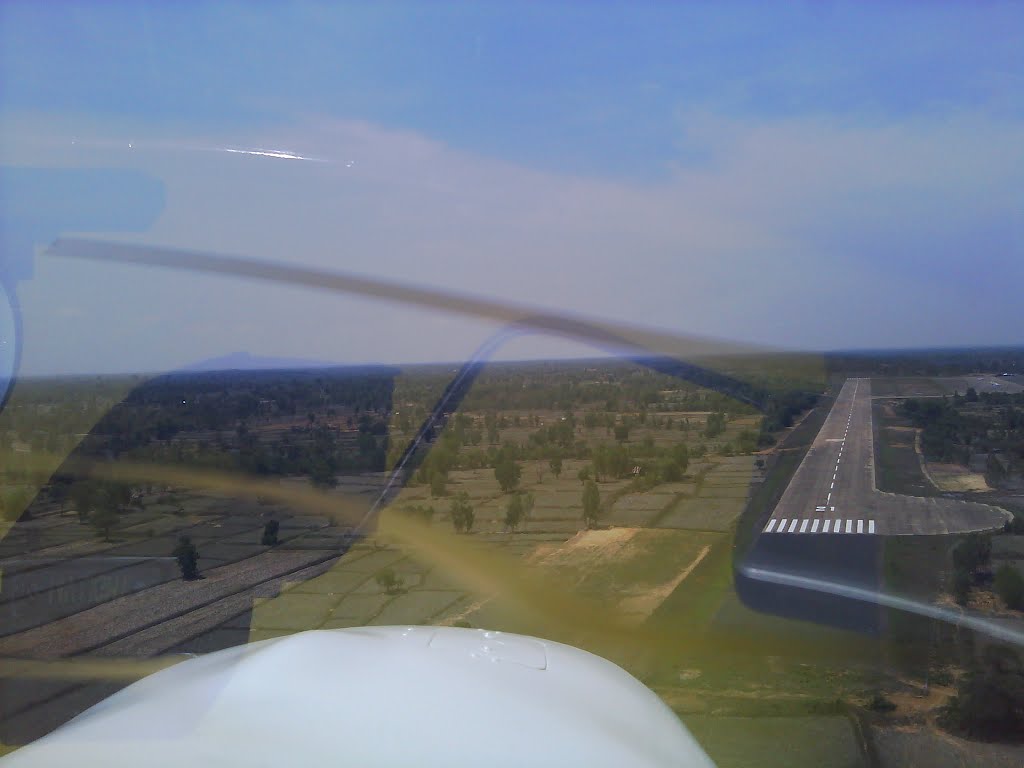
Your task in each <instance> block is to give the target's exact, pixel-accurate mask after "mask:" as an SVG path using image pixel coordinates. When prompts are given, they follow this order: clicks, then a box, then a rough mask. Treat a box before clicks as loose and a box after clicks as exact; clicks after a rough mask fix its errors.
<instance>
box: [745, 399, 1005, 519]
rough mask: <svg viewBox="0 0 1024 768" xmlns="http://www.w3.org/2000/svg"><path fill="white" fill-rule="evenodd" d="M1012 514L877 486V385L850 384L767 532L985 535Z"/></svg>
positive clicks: (836, 404)
mask: <svg viewBox="0 0 1024 768" xmlns="http://www.w3.org/2000/svg"><path fill="white" fill-rule="evenodd" d="M1009 517H1010V514H1009V513H1008V512H1006V511H1004V510H1002V509H999V508H998V507H993V506H991V505H988V504H979V503H977V502H970V501H962V500H960V499H948V498H939V497H929V498H924V497H918V496H903V495H899V494H893V493H884V492H882V491H879V490H878V489H877V488H876V487H875V465H874V437H873V425H872V414H871V380H870V379H847V380H846V382H845V383H844V384H843V386H842V389H841V390H840V391H839V394H838V396H837V397H836V400H835V402H834V403H833V405H832V410H831V411H830V412H829V415H828V417H827V418H826V419H825V423H824V424H823V425H822V427H821V430H820V431H819V432H818V436H817V437H816V438H815V440H814V442H813V443H812V444H811V447H810V448H809V449H808V451H807V454H806V455H805V456H804V459H803V461H802V462H801V463H800V466H799V467H797V470H796V472H795V473H794V474H793V478H792V480H791V481H790V483H789V486H788V487H787V488H786V491H785V492H784V493H783V495H782V498H781V499H780V500H779V503H778V505H776V507H775V510H774V511H773V513H772V516H771V518H770V519H769V520H768V522H767V523H766V525H765V526H764V528H763V533H764V534H771V535H779V534H783V535H791V534H792V535H804V536H814V535H842V536H873V535H879V536H903V535H920V534H925V535H927V534H949V533H964V532H968V531H984V530H992V529H996V528H1000V527H1002V525H1003V523H1004V522H1005V521H1006V520H1008V519H1009Z"/></svg>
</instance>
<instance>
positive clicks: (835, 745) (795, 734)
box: [685, 715, 868, 768]
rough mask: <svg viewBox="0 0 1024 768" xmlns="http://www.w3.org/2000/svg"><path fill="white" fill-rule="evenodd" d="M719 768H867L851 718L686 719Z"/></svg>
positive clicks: (835, 716)
mask: <svg viewBox="0 0 1024 768" xmlns="http://www.w3.org/2000/svg"><path fill="white" fill-rule="evenodd" d="M685 722H686V725H687V727H688V728H689V729H690V732H691V733H692V734H693V736H694V738H696V739H697V741H699V742H700V744H701V746H702V747H704V749H705V751H707V753H708V755H710V756H711V758H712V759H713V760H714V761H715V764H716V765H717V766H718V768H733V766H735V767H736V768H739V767H740V766H749V765H757V766H764V768H773V767H774V766H778V767H779V768H783V766H784V767H785V768H802V767H803V766H807V767H808V768H810V766H815V767H816V768H859V766H866V765H868V763H867V761H866V760H865V758H864V755H863V753H862V750H861V747H860V745H859V743H858V739H857V735H856V728H855V726H854V724H853V723H852V722H851V721H850V719H849V718H847V717H843V716H839V715H832V716H823V717H794V718H790V717H688V718H685Z"/></svg>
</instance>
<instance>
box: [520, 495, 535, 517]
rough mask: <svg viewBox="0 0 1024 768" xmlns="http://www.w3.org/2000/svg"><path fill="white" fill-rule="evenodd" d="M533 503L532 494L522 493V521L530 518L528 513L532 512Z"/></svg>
mask: <svg viewBox="0 0 1024 768" xmlns="http://www.w3.org/2000/svg"><path fill="white" fill-rule="evenodd" d="M533 502H534V498H533V494H532V493H524V494H523V519H524V520H526V519H528V518H529V517H530V513H531V512H533Z"/></svg>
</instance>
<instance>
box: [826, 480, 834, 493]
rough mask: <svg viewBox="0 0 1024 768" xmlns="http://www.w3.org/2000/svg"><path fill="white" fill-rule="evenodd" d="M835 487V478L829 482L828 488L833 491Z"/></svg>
mask: <svg viewBox="0 0 1024 768" xmlns="http://www.w3.org/2000/svg"><path fill="white" fill-rule="evenodd" d="M835 487H836V483H835V481H834V480H833V481H832V482H831V483H829V484H828V489H829V490H830V491H831V490H832V489H833V488H835Z"/></svg>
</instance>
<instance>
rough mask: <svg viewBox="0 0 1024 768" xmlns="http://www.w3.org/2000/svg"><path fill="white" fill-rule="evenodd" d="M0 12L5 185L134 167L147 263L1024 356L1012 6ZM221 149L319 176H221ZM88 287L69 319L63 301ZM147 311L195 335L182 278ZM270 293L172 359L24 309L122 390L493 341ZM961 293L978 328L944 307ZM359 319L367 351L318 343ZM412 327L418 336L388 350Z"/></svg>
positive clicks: (52, 341)
mask: <svg viewBox="0 0 1024 768" xmlns="http://www.w3.org/2000/svg"><path fill="white" fill-rule="evenodd" d="M0 9H2V10H0V78H2V80H0V94H2V95H0V110H2V114H3V116H4V120H5V124H6V126H7V127H6V128H5V129H4V130H3V134H2V139H3V141H2V144H0V152H2V157H3V160H4V162H7V163H14V164H22V165H51V166H53V165H56V166H61V165H64V166H89V165H101V166H110V167H115V168H131V169H134V170H141V171H145V172H148V173H151V174H153V175H155V176H156V177H157V178H159V179H160V180H161V181H163V182H164V183H165V184H166V185H167V208H166V211H165V215H164V216H163V217H162V218H161V220H160V221H159V222H157V224H156V225H155V226H154V228H153V231H152V232H150V233H149V234H148V238H147V237H135V238H134V239H136V240H138V241H143V242H162V243H165V244H174V245H181V246H184V247H195V248H211V249H219V250H231V251H234V252H243V253H250V254H252V255H254V256H258V257H266V258H276V259H279V260H280V259H284V260H289V259H291V260H295V261H296V263H303V264H309V265H312V266H326V267H330V268H336V269H342V270H350V271H355V272H363V273H366V274H376V275H379V276H382V277H397V278H401V279H406V280H410V281H413V282H418V283H421V284H434V285H438V286H443V287H447V288H453V289H456V290H462V291H469V292H474V293H480V294H484V295H490V296H494V297H496V298H506V299H517V300H527V301H530V302H532V303H538V304H542V305H548V306H550V305H561V306H563V307H564V308H566V309H567V310H569V311H573V312H581V313H586V314H597V315H603V316H609V317H613V318H616V319H618V320H622V321H627V322H635V323H641V324H646V325H653V326H656V327H660V328H665V329H669V330H673V331H678V332H683V333H686V332H694V333H705V334H711V335H718V336H724V337H729V338H738V339H743V340H750V341H755V342H758V343H767V344H781V345H785V346H797V347H812V348H823V347H839V346H884V345H896V346H904V345H915V344H960V343H1014V342H1020V341H1022V339H1021V336H1020V332H1019V330H1018V329H1019V328H1021V327H1022V326H1024V323H1022V321H1024V310H1022V309H1021V307H1020V305H1019V302H1018V301H1017V300H1016V298H1015V296H1016V293H1017V291H1018V288H1019V286H1020V285H1021V284H1024V266H1022V264H1024V258H1022V257H1024V253H1022V252H1021V251H1022V248H1024V245H1022V243H1024V239H1022V229H1024V225H1022V219H1021V217H1022V214H1021V212H1020V208H1021V206H1020V204H1019V201H1020V199H1021V193H1022V192H1024V159H1022V154H1024V153H1022V152H1021V150H1020V147H1021V146H1024V46H1022V45H1021V44H1020V34H1019V31H1020V30H1021V29H1022V28H1024V10H1022V9H1021V6H1020V5H1019V4H1001V3H984V2H983V3H966V2H964V3H951V2H935V3H923V2H922V3H892V2H886V3H881V2H879V3H770V4H767V3H667V2H662V3H640V4H637V3H629V4H627V3H606V2H598V3H524V2H515V3H463V4H436V3H425V2H424V3H412V4H404V5H403V4H393V3H387V4H383V3H382V4H371V3H362V4H354V5H347V6H337V5H335V4H324V5H315V4H297V5H287V4H283V3H265V4H240V5H226V4H219V3H218V4H214V3H200V2H191V3H151V4H146V3H115V2H106V3H94V4H89V5H86V4H79V3H59V2H53V3H11V2H5V3H3V4H2V5H0ZM71 140H74V141H76V144H75V147H76V150H75V152H71V151H70V150H69V146H70V144H69V142H70V141H71ZM129 141H133V149H132V151H131V152H130V153H129V152H127V151H126V147H127V143H128V142H129ZM241 146H260V147H276V148H287V149H291V150H294V151H296V152H297V153H300V154H304V155H306V156H309V157H316V158H317V159H320V160H324V161H325V162H324V163H319V164H315V163H302V162H290V161H283V162H282V161H279V160H273V159H268V158H264V157H253V156H247V157H246V158H245V164H243V163H242V158H239V157H227V158H225V157H222V156H221V154H220V153H212V150H216V149H223V148H225V147H241ZM281 166H290V167H288V168H284V167H281ZM299 166H301V167H299ZM325 199H330V200H331V205H325V204H324V202H323V201H324V200H325ZM542 203H543V204H542ZM271 212H273V216H275V217H277V221H276V223H275V226H273V227H271V226H270V225H269V224H268V223H267V219H268V217H270V216H271V215H272V214H271ZM253 219H257V221H256V222H255V223H254V222H253ZM403 233H404V234H403ZM289 244H293V245H289ZM339 244H341V245H343V246H344V248H341V249H340V250H337V249H336V246H338V245H339ZM328 250H332V251H334V252H332V253H331V254H330V255H327V251H328ZM36 267H37V273H36V274H37V276H38V277H37V284H36V286H34V288H29V287H28V286H26V292H27V294H31V293H32V291H33V290H34V291H35V294H36V295H37V298H36V301H37V304H36V306H37V307H40V306H43V305H44V304H45V305H46V306H48V307H50V308H51V310H50V311H51V312H54V311H55V310H53V309H52V308H53V307H57V306H59V307H60V311H61V312H64V313H65V315H61V316H67V317H68V318H74V324H75V328H74V329H70V328H69V329H68V330H69V331H70V330H74V331H76V332H77V333H81V332H82V328H83V327H86V328H87V327H89V325H90V323H94V325H95V328H96V333H97V334H98V335H103V336H104V337H109V336H110V334H112V333H115V331H114V330H113V329H111V328H110V327H108V326H109V324H110V323H112V322H113V321H112V319H111V318H109V317H106V316H105V315H104V314H103V303H104V302H103V298H102V297H103V295H104V293H105V291H106V290H107V288H106V286H109V285H110V284H111V280H112V279H113V278H109V276H107V275H105V274H103V273H102V271H101V270H94V271H93V272H79V271H76V269H72V268H68V267H66V266H64V267H61V268H59V269H58V268H57V267H51V266H47V265H43V264H40V263H38V261H37V264H36ZM652 275H653V276H656V277H655V278H654V279H653V280H652V279H651V276H652ZM439 276H443V277H439ZM47 281H48V282H47ZM62 281H64V284H62ZM89 282H93V283H94V284H95V285H96V289H95V290H94V291H87V292H85V293H87V294H88V297H83V296H81V295H78V296H77V297H76V296H74V295H73V293H74V291H76V290H77V291H78V292H79V294H81V293H82V292H83V291H82V286H83V283H85V284H88V283H89ZM115 282H116V281H115ZM160 282H161V283H168V284H174V285H175V286H176V287H175V290H179V291H192V292H196V291H201V290H205V289H201V288H199V287H197V286H195V285H186V284H185V283H180V284H178V283H175V281H174V280H173V279H169V280H164V279H161V281H160ZM44 283H45V285H44ZM160 290H164V291H165V292H164V293H163V294H161V293H160ZM160 290H158V289H156V288H147V291H146V292H140V291H137V290H136V291H132V293H133V294H140V293H144V294H145V298H144V299H143V298H139V299H138V302H139V306H137V307H135V306H132V303H131V302H130V301H129V302H128V303H127V305H126V306H125V307H124V310H125V311H133V312H142V313H143V314H146V313H147V312H156V313H157V315H159V317H158V318H157V319H155V320H154V321H153V327H154V328H155V327H164V328H175V327H176V328H182V327H183V326H182V323H181V322H175V320H174V318H175V317H176V316H175V315H174V312H175V311H180V310H175V309H174V302H173V301H171V299H170V298H169V297H170V291H171V288H165V289H160ZM149 291H155V293H149ZM851 291H856V292H857V294H856V298H853V297H852V296H851V294H850V292H851ZM280 295H281V294H280V292H279V293H277V294H273V293H265V294H264V293H260V292H259V290H256V293H254V294H253V298H251V299H250V300H247V301H246V302H244V303H243V304H244V306H239V307H234V306H231V305H230V302H227V305H228V306H223V307H221V308H220V309H218V310H217V311H216V312H214V311H212V310H210V312H211V314H209V315H208V316H204V317H198V318H196V317H193V318H192V319H191V320H190V323H192V325H190V326H189V327H192V328H198V327H202V326H203V325H204V324H206V325H207V326H208V327H209V328H210V332H209V333H204V334H201V336H202V338H200V339H197V338H196V334H195V332H194V331H193V332H191V334H189V333H184V332H182V333H179V334H178V336H177V338H169V337H167V336H166V334H167V333H168V332H167V331H163V332H162V333H164V334H165V336H161V337H160V338H161V344H160V345H157V346H159V347H160V348H161V349H163V350H165V352H164V353H162V354H157V353H156V352H154V351H153V349H152V347H153V346H154V345H152V344H148V345H147V344H145V343H144V341H143V339H142V337H141V336H138V337H132V338H130V339H128V338H126V339H125V340H124V342H123V343H121V344H114V345H112V346H111V349H89V350H88V354H86V353H85V352H79V351H78V350H81V349H82V344H81V343H80V341H79V342H76V343H72V341H70V338H71V337H69V341H68V342H67V344H66V348H65V346H62V344H63V342H61V341H60V337H61V334H60V333H54V332H53V331H54V330H59V329H60V328H62V326H61V324H60V322H59V321H58V320H57V319H56V318H57V315H56V314H54V315H51V316H49V317H47V316H46V315H45V313H44V312H43V310H41V309H37V310H36V313H37V316H36V317H35V321H36V323H37V325H38V326H39V327H40V328H41V327H42V326H43V325H44V324H45V325H47V326H48V328H49V329H50V332H49V333H47V334H45V336H46V339H45V341H43V340H40V341H38V342H37V346H36V348H37V349H39V352H38V353H37V355H36V357H34V358H33V357H31V356H30V359H29V360H27V362H26V364H27V365H34V366H37V367H38V369H39V370H40V371H48V370H58V369H61V368H62V366H67V367H69V368H76V367H82V366H85V365H88V364H90V363H91V364H93V365H96V366H98V367H99V368H117V367H118V366H124V365H126V363H125V354H124V350H126V349H128V350H132V352H131V354H130V355H129V357H130V359H131V364H132V365H138V366H144V365H150V366H156V367H161V366H171V365H175V364H182V363H187V362H188V360H187V358H188V357H189V356H192V355H194V357H195V358H196V359H199V358H202V357H207V356H211V353H217V352H221V351H222V352H230V351H236V349H234V348H246V349H250V350H251V351H254V352H266V353H274V354H291V355H292V356H295V355H300V356H301V355H309V356H311V357H315V358H316V359H323V358H324V357H325V355H326V356H327V357H329V358H338V359H351V360H353V361H367V360H385V361H392V360H401V359H409V358H417V359H423V358H448V357H458V356H459V355H460V354H462V353H463V352H464V351H465V350H467V349H470V348H472V346H473V345H474V344H475V342H476V341H477V340H479V338H480V337H481V336H483V335H486V332H485V331H486V329H485V328H484V327H483V326H481V327H479V328H478V327H470V326H468V325H467V323H466V322H465V321H453V320H451V319H447V318H433V317H431V318H429V319H427V318H424V317H422V316H421V315H422V313H419V314H417V313H412V314H410V313H408V312H405V311H404V310H403V311H401V312H398V311H396V310H394V309H393V308H391V309H389V310H388V313H389V314H388V316H387V317H386V318H385V317H384V316H383V315H380V316H378V315H373V312H379V311H380V310H379V309H370V308H369V307H364V305H363V304H362V303H360V302H355V304H353V305H352V306H356V307H359V309H358V311H357V310H354V309H352V306H348V305H346V306H345V307H343V308H338V307H337V302H334V305H329V304H328V303H327V302H326V301H325V303H324V304H323V306H322V307H321V306H319V305H317V309H315V310H314V309H311V308H310V301H308V300H306V299H303V298H299V297H292V296H291V294H288V297H289V298H287V300H283V299H279V296H280ZM257 296H258V297H259V298H258V299H257V298H255V297H257ZM43 297H45V299H44V298H43ZM712 299H714V300H713V301H712ZM90 301H91V302H93V303H92V304H90V303H89V302H90ZM259 301H268V302H271V303H274V304H281V303H282V302H283V304H284V305H285V306H286V307H292V304H291V302H296V304H295V305H294V307H295V310H296V311H291V312H290V311H287V310H284V309H283V310H282V311H283V312H284V314H285V315H287V316H288V317H289V318H294V317H297V316H300V315H303V313H304V312H308V313H309V314H308V316H303V319H301V320H299V319H296V320H295V321H294V322H295V323H296V326H295V327H294V328H292V329H291V330H290V331H289V333H280V334H277V332H275V331H271V330H266V329H262V328H261V327H260V324H259V315H258V313H256V314H252V315H249V314H247V312H250V309H249V307H251V305H252V304H253V303H259ZM318 301H320V300H319V299H316V300H312V302H311V303H312V304H313V305H316V304H317V302H318ZM76 302H77V303H76ZM107 303H108V304H109V301H108V302H107ZM221 303H225V302H224V301H223V300H222V302H221ZM978 303H984V304H985V306H986V307H987V308H988V311H987V312H986V313H985V314H984V316H983V317H981V316H974V315H972V314H970V313H969V314H968V316H967V317H966V318H961V317H958V316H957V313H956V312H954V311H953V310H952V309H951V307H954V306H957V305H960V306H964V305H968V306H969V305H975V304H978ZM26 304H28V302H26ZM853 307H856V308H857V310H858V311H854V309H853ZM865 307H867V308H868V309H870V310H871V311H870V312H864V311H862V310H863V309H864V308H865ZM365 312H370V313H371V316H373V317H374V320H373V327H374V328H376V329H379V331H380V332H379V333H376V334H374V338H373V339H372V340H367V339H364V340H362V341H359V340H348V341H345V342H341V341H334V342H330V343H328V342H326V341H324V340H322V339H321V338H320V336H318V335H317V333H316V332H315V329H317V328H319V327H322V326H323V325H324V324H330V323H333V322H337V323H338V324H340V325H343V326H346V325H348V324H351V323H360V322H365V320H363V319H361V318H365V317H367V315H366V314H365ZM160 313H165V314H164V315H161V314H160ZM26 314H27V315H30V314H31V312H30V308H29V307H26ZM165 315H166V316H165ZM90 318H91V319H90ZM26 322H27V323H28V320H27V321H26ZM69 322H70V321H69ZM303 322H305V323H306V324H307V326H306V327H307V330H306V331H305V332H302V333H300V332H299V331H298V330H296V329H297V328H298V327H299V326H301V325H302V323H303ZM410 323H412V324H413V325H414V326H420V325H422V327H429V328H431V329H432V330H431V340H430V341H429V342H424V341H422V340H420V341H419V342H414V341H412V340H410V339H408V338H407V337H408V336H409V334H408V333H406V329H407V328H408V327H409V324H410ZM37 333H38V338H39V339H42V337H43V334H42V331H39V332H37ZM154 333H156V332H155V331H154ZM399 337H401V338H399ZM297 338H302V339H304V341H302V342H297V341H296V339H297ZM538 349H539V348H538ZM112 350H118V355H119V356H118V357H116V358H115V354H114V352H113V351H112ZM523 351H525V353H527V354H529V353H531V348H526V349H524V350H523ZM58 361H60V362H58Z"/></svg>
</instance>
